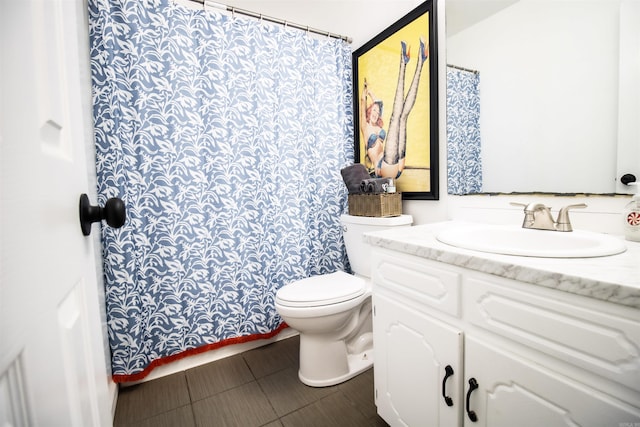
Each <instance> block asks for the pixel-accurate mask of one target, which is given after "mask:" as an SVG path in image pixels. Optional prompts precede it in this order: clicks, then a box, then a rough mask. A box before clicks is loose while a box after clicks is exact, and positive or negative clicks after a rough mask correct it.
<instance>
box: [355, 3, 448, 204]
mask: <svg viewBox="0 0 640 427" xmlns="http://www.w3.org/2000/svg"><path fill="white" fill-rule="evenodd" d="M435 8H436V6H435V0H428V1H425V2H424V3H422V4H420V5H419V6H417V7H416V8H415V9H413V10H412V11H411V12H409V13H408V14H406V15H405V16H404V17H402V18H401V19H400V20H398V21H397V22H395V23H394V24H392V25H391V26H389V27H388V28H387V29H385V30H384V31H382V32H381V33H380V34H378V35H377V36H376V37H374V38H373V39H371V40H370V41H369V42H367V43H365V44H364V45H363V46H362V47H360V48H359V49H357V50H356V51H355V52H354V53H353V58H352V59H353V90H354V100H353V102H354V134H355V135H354V154H355V162H356V163H363V164H365V166H367V169H368V170H369V172H370V174H371V175H372V176H376V177H386V178H394V179H395V183H396V188H397V190H398V191H400V192H402V198H403V199H408V200H438V199H439V182H438V169H439V168H438V166H439V165H438V147H439V144H438V44H437V28H436V27H437V19H436V10H435ZM427 49H428V51H426V50H427ZM425 53H427V55H426V59H425ZM421 58H422V61H421ZM403 63H404V65H403ZM425 74H426V75H425ZM415 78H417V83H416V86H415V87H414V86H413V84H412V83H413V82H414V79H415ZM400 93H401V94H402V99H400V96H399V94H400ZM410 94H411V95H410ZM376 96H379V98H376ZM412 100H413V102H412ZM375 105H377V110H378V111H379V110H382V114H381V118H382V121H379V120H377V121H375V122H374V121H373V118H375V110H376V107H375ZM367 109H370V111H371V113H370V114H369V113H367V112H366V110H367ZM403 115H405V117H406V120H405V117H403ZM365 134H366V137H365ZM403 135H404V137H403ZM365 139H366V140H365ZM403 140H404V143H403ZM387 145H388V147H387ZM403 146H404V148H405V149H404V150H402V147H403ZM381 150H382V155H381V154H380V151H381ZM403 154H404V156H403ZM394 161H396V162H395V163H394ZM398 171H400V174H399V176H398V175H395V176H394V173H395V172H398Z"/></svg>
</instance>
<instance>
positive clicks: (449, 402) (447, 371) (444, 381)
mask: <svg viewBox="0 0 640 427" xmlns="http://www.w3.org/2000/svg"><path fill="white" fill-rule="evenodd" d="M444 372H445V374H444V378H443V379H442V397H443V398H444V401H445V403H446V404H447V406H453V399H451V397H449V396H447V378H449V377H450V376H453V368H452V367H451V365H447V366H446V367H445V368H444Z"/></svg>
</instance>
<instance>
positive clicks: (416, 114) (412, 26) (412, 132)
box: [358, 13, 431, 191]
mask: <svg viewBox="0 0 640 427" xmlns="http://www.w3.org/2000/svg"><path fill="white" fill-rule="evenodd" d="M421 37H422V39H423V40H424V42H425V44H427V45H428V44H429V14H428V13H425V14H424V15H422V16H420V17H419V18H417V19H415V20H414V21H412V22H411V23H409V24H408V25H406V26H405V27H403V28H402V29H401V30H399V31H397V32H396V33H394V34H393V35H391V36H389V37H388V38H387V39H385V40H384V41H382V42H381V43H380V44H378V45H377V46H376V47H374V48H373V49H371V50H369V51H367V52H366V53H365V54H363V55H362V56H360V57H359V58H358V94H359V95H360V94H362V91H363V89H364V80H365V79H366V80H367V85H368V89H369V91H370V92H372V93H373V95H374V96H375V97H376V99H378V100H382V102H383V112H382V120H383V121H384V126H383V128H384V129H385V130H388V128H389V119H390V118H391V111H392V109H393V99H394V96H395V92H396V87H397V84H398V74H399V66H400V59H401V55H402V47H401V45H400V42H401V41H404V42H405V43H406V44H407V46H408V48H409V52H410V56H411V59H410V61H409V63H408V64H407V66H406V69H405V77H404V79H405V83H404V93H405V95H406V92H407V90H408V89H409V86H410V85H411V81H412V80H413V75H414V73H415V69H416V64H417V62H418V55H420V38H421ZM429 57H431V53H429ZM429 80H430V77H429V60H427V61H425V63H424V65H423V66H422V73H421V76H420V85H419V86H418V96H417V99H416V103H415V105H414V106H413V109H412V110H411V113H410V114H409V119H408V122H407V153H406V163H405V164H406V168H407V169H409V170H407V169H405V170H404V172H403V173H402V175H401V176H400V178H399V179H398V180H397V183H396V185H397V187H398V190H399V191H429V188H430V183H429V176H430V175H429V165H430V164H431V159H430V146H429V140H430V130H431V129H430V103H429V101H430V93H429ZM370 102H371V99H370V98H369V99H368V100H367V105H369V103H370ZM358 132H359V130H358ZM359 135H360V138H359V140H360V162H361V163H363V164H364V163H365V161H364V159H365V156H366V149H365V146H364V141H363V138H362V133H361V132H360V133H359ZM414 168H419V170H416V171H413V170H411V169H414Z"/></svg>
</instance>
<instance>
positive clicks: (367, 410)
mask: <svg viewBox="0 0 640 427" xmlns="http://www.w3.org/2000/svg"><path fill="white" fill-rule="evenodd" d="M338 389H339V390H340V391H341V392H342V393H344V395H345V396H346V398H347V399H349V400H350V401H351V402H352V403H353V404H354V405H355V407H356V408H358V410H359V411H360V412H361V413H362V414H363V415H364V416H366V417H374V416H376V414H377V409H376V405H375V397H374V386H373V369H369V370H367V371H365V372H363V373H361V374H360V375H358V376H356V377H354V378H351V379H350V380H349V381H347V382H344V383H342V384H339V385H338Z"/></svg>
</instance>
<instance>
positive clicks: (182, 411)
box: [126, 405, 196, 427]
mask: <svg viewBox="0 0 640 427" xmlns="http://www.w3.org/2000/svg"><path fill="white" fill-rule="evenodd" d="M195 425H196V423H195V420H194V418H193V411H192V410H191V405H187V406H182V407H180V408H177V409H173V410H171V411H169V412H165V413H162V414H160V415H156V416H153V417H151V418H147V419H146V420H142V421H137V422H134V423H131V424H127V425H126V427H195Z"/></svg>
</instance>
